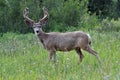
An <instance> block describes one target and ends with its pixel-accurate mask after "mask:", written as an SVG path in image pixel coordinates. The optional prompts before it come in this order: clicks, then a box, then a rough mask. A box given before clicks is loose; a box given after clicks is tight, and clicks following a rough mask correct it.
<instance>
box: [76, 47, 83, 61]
mask: <svg viewBox="0 0 120 80" xmlns="http://www.w3.org/2000/svg"><path fill="white" fill-rule="evenodd" d="M76 52H77V54H78V55H79V59H80V62H82V59H83V57H84V56H83V54H82V51H81V49H80V48H77V49H76Z"/></svg>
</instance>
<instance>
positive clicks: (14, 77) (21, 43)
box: [0, 31, 120, 80]
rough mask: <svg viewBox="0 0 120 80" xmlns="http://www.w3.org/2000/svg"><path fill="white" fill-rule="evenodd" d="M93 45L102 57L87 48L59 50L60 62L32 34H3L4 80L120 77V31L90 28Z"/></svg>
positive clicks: (0, 77)
mask: <svg viewBox="0 0 120 80" xmlns="http://www.w3.org/2000/svg"><path fill="white" fill-rule="evenodd" d="M88 32H89V33H90V35H91V37H92V45H91V47H92V48H93V49H94V50H96V51H97V52H98V54H99V56H100V58H101V60H102V65H100V64H99V63H98V61H97V59H96V58H95V57H94V56H93V55H91V54H89V53H87V52H85V51H83V54H84V59H83V62H82V63H81V64H79V65H78V60H79V59H78V55H77V54H76V52H75V51H70V52H67V53H66V52H57V55H56V59H57V62H56V65H53V63H52V62H49V54H48V52H47V51H46V50H45V49H44V48H43V46H42V45H41V43H40V42H39V40H38V38H37V37H36V36H35V35H34V34H32V33H29V34H16V33H5V34H4V35H3V36H2V37H0V80H120V32H101V33H100V32H97V31H88Z"/></svg>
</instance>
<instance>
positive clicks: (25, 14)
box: [23, 7, 34, 23]
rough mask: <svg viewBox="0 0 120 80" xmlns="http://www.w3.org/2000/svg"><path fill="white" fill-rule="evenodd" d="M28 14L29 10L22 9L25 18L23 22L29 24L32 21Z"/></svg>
mask: <svg viewBox="0 0 120 80" xmlns="http://www.w3.org/2000/svg"><path fill="white" fill-rule="evenodd" d="M28 14H29V8H28V7H26V8H25V9H24V11H23V16H24V18H25V21H28V22H30V23H33V22H34V21H33V20H32V19H30V18H29V17H28Z"/></svg>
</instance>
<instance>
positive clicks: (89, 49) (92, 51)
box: [84, 46, 101, 64]
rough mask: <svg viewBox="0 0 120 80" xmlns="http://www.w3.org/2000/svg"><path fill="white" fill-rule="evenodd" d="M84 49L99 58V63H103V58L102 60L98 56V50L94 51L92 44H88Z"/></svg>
mask: <svg viewBox="0 0 120 80" xmlns="http://www.w3.org/2000/svg"><path fill="white" fill-rule="evenodd" d="M84 50H86V51H87V52H89V53H91V54H93V55H94V56H95V57H96V58H97V59H98V61H99V63H100V64H101V60H100V57H99V56H98V54H97V52H96V51H94V50H93V49H91V48H90V46H87V47H86V48H84Z"/></svg>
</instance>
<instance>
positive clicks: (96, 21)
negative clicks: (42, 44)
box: [0, 0, 120, 34]
mask: <svg viewBox="0 0 120 80" xmlns="http://www.w3.org/2000/svg"><path fill="white" fill-rule="evenodd" d="M43 6H45V7H46V8H47V9H48V13H49V20H48V23H47V24H46V26H45V27H44V31H46V32H47V31H48V32H49V31H60V32H64V31H67V30H78V29H87V30H91V29H95V30H98V31H119V30H120V19H119V17H120V0H0V34H1V33H6V32H16V33H30V32H33V31H32V28H31V27H29V26H27V25H26V24H25V22H24V18H23V10H24V8H25V7H28V8H29V10H30V14H29V17H30V18H31V19H33V20H35V21H36V22H38V20H39V19H40V18H42V17H43V11H42V7H43Z"/></svg>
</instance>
